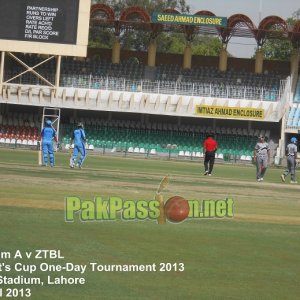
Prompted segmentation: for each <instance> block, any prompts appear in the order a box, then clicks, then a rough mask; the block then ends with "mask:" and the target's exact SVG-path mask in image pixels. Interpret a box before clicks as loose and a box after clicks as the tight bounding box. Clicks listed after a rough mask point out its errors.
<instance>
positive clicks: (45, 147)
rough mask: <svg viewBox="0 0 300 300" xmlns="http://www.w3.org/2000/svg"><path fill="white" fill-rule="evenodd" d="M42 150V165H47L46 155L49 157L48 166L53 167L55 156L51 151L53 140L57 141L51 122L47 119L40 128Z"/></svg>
mask: <svg viewBox="0 0 300 300" xmlns="http://www.w3.org/2000/svg"><path fill="white" fill-rule="evenodd" d="M41 137H42V152H43V165H44V166H48V156H49V159H50V166H51V167H54V163H55V158H54V151H53V140H55V141H56V142H57V136H56V130H55V129H54V128H53V127H52V122H51V121H50V120H47V121H46V122H45V127H44V128H43V129H42V133H41Z"/></svg>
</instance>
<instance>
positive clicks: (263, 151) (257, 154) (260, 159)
mask: <svg viewBox="0 0 300 300" xmlns="http://www.w3.org/2000/svg"><path fill="white" fill-rule="evenodd" d="M258 139H259V140H258V142H257V143H256V145H255V147H254V161H255V162H256V180H257V181H263V180H264V175H265V173H266V170H267V167H268V164H269V162H270V147H269V144H268V143H267V142H265V137H264V136H260V137H259V138H258Z"/></svg>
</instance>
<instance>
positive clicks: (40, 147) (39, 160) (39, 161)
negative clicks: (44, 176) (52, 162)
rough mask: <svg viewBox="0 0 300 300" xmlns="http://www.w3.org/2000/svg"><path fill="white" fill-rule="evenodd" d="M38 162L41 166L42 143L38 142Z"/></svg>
mask: <svg viewBox="0 0 300 300" xmlns="http://www.w3.org/2000/svg"><path fill="white" fill-rule="evenodd" d="M38 164H39V166H41V165H42V164H43V161H42V143H41V142H40V146H39V150H38Z"/></svg>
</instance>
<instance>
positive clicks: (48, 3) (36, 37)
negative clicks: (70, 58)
mask: <svg viewBox="0 0 300 300" xmlns="http://www.w3.org/2000/svg"><path fill="white" fill-rule="evenodd" d="M89 13H90V0H1V1H0V51H12V52H18V51H19V52H28V53H43V54H54V55H74V56H85V55H86V48H87V43H88V30H89Z"/></svg>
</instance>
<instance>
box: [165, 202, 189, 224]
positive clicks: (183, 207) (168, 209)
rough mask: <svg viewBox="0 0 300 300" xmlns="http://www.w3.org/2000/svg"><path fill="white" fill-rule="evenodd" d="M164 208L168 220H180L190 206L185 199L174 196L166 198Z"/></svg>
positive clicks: (186, 214)
mask: <svg viewBox="0 0 300 300" xmlns="http://www.w3.org/2000/svg"><path fill="white" fill-rule="evenodd" d="M164 210H165V216H166V217H167V218H168V220H169V221H171V222H181V221H183V220H184V219H186V218H187V216H188V215H189V211H190V206H189V202H188V201H187V200H186V199H184V198H182V197H180V196H174V197H171V198H170V199H168V200H167V202H166V204H165V206H164Z"/></svg>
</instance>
